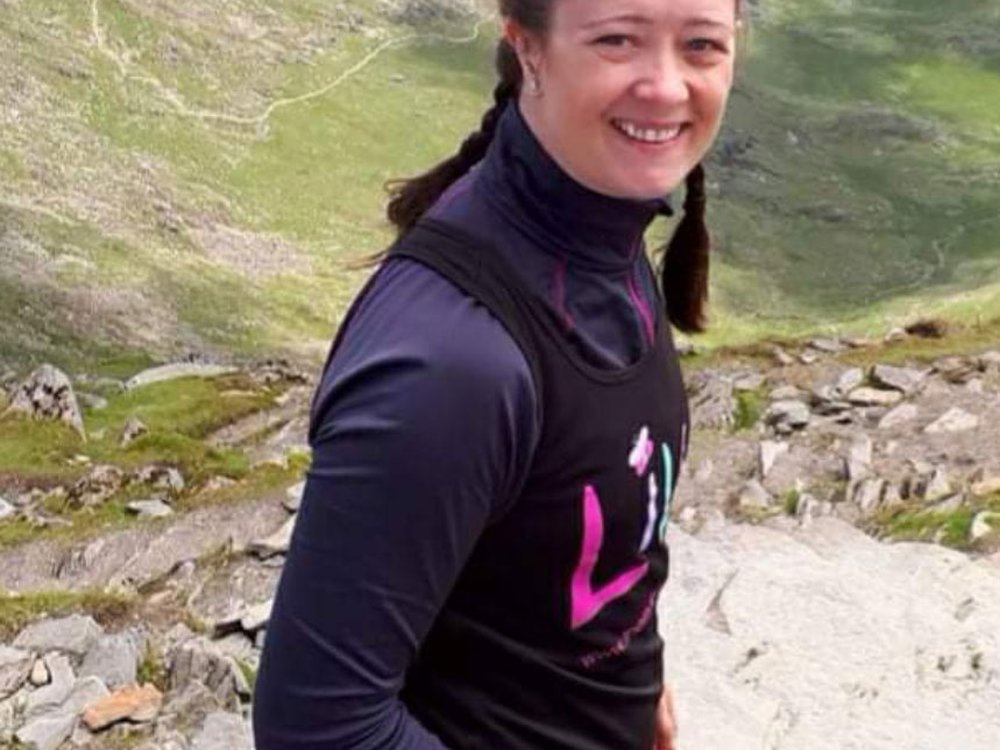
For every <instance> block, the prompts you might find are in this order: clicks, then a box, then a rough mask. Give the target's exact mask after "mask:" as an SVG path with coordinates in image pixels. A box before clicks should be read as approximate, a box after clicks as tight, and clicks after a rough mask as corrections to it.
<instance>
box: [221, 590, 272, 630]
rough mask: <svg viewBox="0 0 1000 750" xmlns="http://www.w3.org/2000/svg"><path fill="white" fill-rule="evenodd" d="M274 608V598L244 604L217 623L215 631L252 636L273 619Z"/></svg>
mask: <svg viewBox="0 0 1000 750" xmlns="http://www.w3.org/2000/svg"><path fill="white" fill-rule="evenodd" d="M273 608H274V599H268V600H267V601H265V602H260V603H259V604H254V605H250V606H243V607H240V608H239V609H237V610H236V612H235V613H233V614H232V615H229V616H228V617H224V618H222V619H221V620H219V621H218V622H216V623H215V627H214V628H213V632H215V633H216V634H217V635H226V634H229V633H233V632H241V633H247V634H248V635H250V636H251V637H252V636H253V634H254V633H256V632H257V631H258V630H261V629H262V628H266V627H267V623H268V622H269V621H270V619H271V610H272V609H273Z"/></svg>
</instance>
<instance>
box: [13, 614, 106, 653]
mask: <svg viewBox="0 0 1000 750" xmlns="http://www.w3.org/2000/svg"><path fill="white" fill-rule="evenodd" d="M102 635H104V631H103V630H102V629H101V626H100V625H98V624H97V623H96V622H94V620H93V618H90V617H85V616H83V615H70V616H69V617H63V618H61V619H58V620H43V621H41V622H37V623H34V624H32V625H29V626H28V627H26V628H25V629H24V630H22V631H21V633H20V634H19V635H18V636H17V638H15V639H14V647H15V648H21V649H31V650H34V651H36V652H40V653H45V652H48V651H57V650H58V651H67V652H69V653H71V654H76V655H78V656H83V655H84V654H86V653H87V651H89V650H90V647H91V646H93V645H94V644H95V643H96V642H97V640H98V639H99V638H100V637H101V636H102Z"/></svg>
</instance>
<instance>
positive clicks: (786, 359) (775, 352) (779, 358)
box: [771, 346, 795, 367]
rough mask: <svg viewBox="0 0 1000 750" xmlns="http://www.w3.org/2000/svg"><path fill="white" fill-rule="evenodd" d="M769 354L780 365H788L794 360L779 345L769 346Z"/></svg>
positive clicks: (793, 362)
mask: <svg viewBox="0 0 1000 750" xmlns="http://www.w3.org/2000/svg"><path fill="white" fill-rule="evenodd" d="M771 356H773V357H774V361H775V362H777V363H778V364H779V365H781V366H782V367H788V366H789V365H792V364H795V360H794V359H792V357H791V356H790V355H789V354H788V352H786V351H785V350H784V349H782V348H781V347H780V346H772V347H771Z"/></svg>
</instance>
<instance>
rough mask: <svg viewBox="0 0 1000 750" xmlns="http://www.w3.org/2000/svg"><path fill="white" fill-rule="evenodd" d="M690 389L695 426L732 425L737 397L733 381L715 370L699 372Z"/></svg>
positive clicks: (723, 426) (716, 427)
mask: <svg viewBox="0 0 1000 750" xmlns="http://www.w3.org/2000/svg"><path fill="white" fill-rule="evenodd" d="M689 390H690V396H689V401H690V405H691V422H692V426H693V427H699V428H710V429H722V428H728V427H732V425H733V422H734V415H735V413H736V398H735V397H734V395H733V384H732V382H731V381H729V380H727V379H726V378H723V377H721V376H719V375H718V374H716V373H713V372H707V371H706V372H698V373H695V375H694V376H693V377H692V379H691V383H690V387H689Z"/></svg>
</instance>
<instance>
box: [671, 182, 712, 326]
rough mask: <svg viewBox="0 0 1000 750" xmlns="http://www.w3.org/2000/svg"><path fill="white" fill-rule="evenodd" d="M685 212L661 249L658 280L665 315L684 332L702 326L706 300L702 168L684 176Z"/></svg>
mask: <svg viewBox="0 0 1000 750" xmlns="http://www.w3.org/2000/svg"><path fill="white" fill-rule="evenodd" d="M686 185H687V192H686V194H685V196H684V216H683V217H682V218H681V220H680V223H679V224H678V225H677V228H676V229H675V230H674V235H673V237H671V238H670V242H668V243H667V244H666V246H665V247H663V248H662V250H663V259H662V261H661V262H660V284H661V286H662V288H663V300H664V304H665V305H666V308H667V317H668V318H669V319H670V322H671V323H673V324H674V326H676V327H677V328H679V329H680V330H682V331H685V332H686V333H700V332H702V331H704V330H705V306H706V303H707V302H708V251H709V249H710V248H711V238H710V237H709V234H708V227H707V226H706V224H705V168H704V167H702V165H701V164H698V165H697V166H695V168H694V169H693V170H691V172H690V174H688V176H687V181H686Z"/></svg>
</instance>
